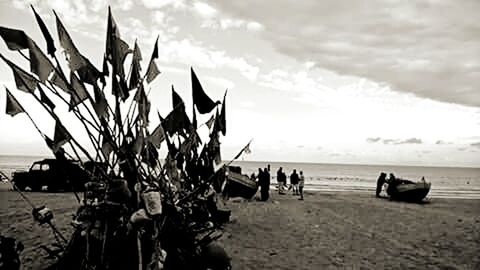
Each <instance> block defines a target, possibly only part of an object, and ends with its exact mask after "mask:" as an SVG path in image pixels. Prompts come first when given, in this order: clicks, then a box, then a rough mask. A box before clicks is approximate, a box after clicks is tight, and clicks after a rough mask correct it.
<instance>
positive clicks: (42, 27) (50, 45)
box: [30, 5, 57, 57]
mask: <svg viewBox="0 0 480 270" xmlns="http://www.w3.org/2000/svg"><path fill="white" fill-rule="evenodd" d="M30 7H31V8H32V10H33V13H34V14H35V18H36V19H37V23H38V26H39V27H40V30H41V31H42V34H43V37H44V38H45V42H47V52H48V54H49V55H51V56H52V57H54V56H55V51H56V50H57V49H56V48H55V44H54V42H53V38H52V36H51V35H50V32H49V31H48V28H47V26H46V25H45V23H44V22H43V20H42V18H41V17H40V15H38V13H37V11H35V9H34V8H33V6H32V5H30Z"/></svg>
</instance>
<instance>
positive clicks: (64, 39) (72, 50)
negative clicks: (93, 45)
mask: <svg viewBox="0 0 480 270" xmlns="http://www.w3.org/2000/svg"><path fill="white" fill-rule="evenodd" d="M53 13H54V14H55V18H56V23H57V32H58V39H59V40H60V45H61V46H62V47H63V49H64V50H65V53H66V56H67V61H68V66H69V67H70V70H71V71H76V70H78V69H80V68H81V67H85V66H87V60H86V59H85V57H83V55H81V54H80V52H79V51H78V49H77V47H75V44H73V41H72V38H71V37H70V35H69V34H68V32H67V29H65V27H64V26H63V24H62V22H61V21H60V18H58V16H57V13H56V12H55V11H53Z"/></svg>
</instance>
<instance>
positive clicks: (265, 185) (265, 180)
mask: <svg viewBox="0 0 480 270" xmlns="http://www.w3.org/2000/svg"><path fill="white" fill-rule="evenodd" d="M258 182H259V185H260V200H262V201H267V200H268V197H269V189H270V173H269V172H268V169H267V168H265V169H264V170H263V172H262V173H261V175H259V177H258Z"/></svg>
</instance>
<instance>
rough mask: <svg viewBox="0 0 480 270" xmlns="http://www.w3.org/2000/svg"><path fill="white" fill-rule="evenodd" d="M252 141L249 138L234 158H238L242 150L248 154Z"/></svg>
mask: <svg viewBox="0 0 480 270" xmlns="http://www.w3.org/2000/svg"><path fill="white" fill-rule="evenodd" d="M251 142H252V140H250V141H249V142H248V143H247V145H245V147H243V148H242V150H240V152H239V153H238V154H237V155H236V156H235V157H234V158H233V159H234V160H235V159H237V158H239V157H240V156H241V155H242V154H243V153H244V152H245V154H250V153H251V152H252V151H250V143H251Z"/></svg>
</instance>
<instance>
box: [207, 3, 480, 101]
mask: <svg viewBox="0 0 480 270" xmlns="http://www.w3.org/2000/svg"><path fill="white" fill-rule="evenodd" d="M215 6H216V7H217V8H218V9H219V10H222V11H225V12H226V13H229V14H232V16H235V17H237V18H241V19H244V20H248V21H256V22H258V23H260V24H262V25H263V26H264V27H265V29H264V31H263V32H262V37H263V38H264V39H265V40H267V41H268V42H270V43H271V45H272V46H273V47H274V48H275V50H276V51H277V52H279V53H281V54H284V55H288V56H290V57H293V58H294V59H297V60H298V61H300V62H305V61H312V62H314V63H315V64H316V67H318V68H326V69H329V70H333V71H335V72H337V73H339V74H349V75H355V76H358V77H365V78H369V79H370V80H372V81H376V82H384V83H386V84H387V85H389V86H390V87H391V88H392V89H394V90H395V91H403V92H409V93H413V94H415V95H417V96H421V97H427V98H432V99H435V100H440V101H446V102H453V103H459V104H466V105H470V106H479V105H480V91H478V87H477V86H476V84H475V82H478V81H480V59H479V58H478V55H479V54H480V35H479V34H478V33H479V31H480V25H479V24H478V20H477V17H478V16H477V10H480V2H479V1H462V2H461V3H459V2H458V1H453V0H445V1H441V2H432V1H427V0H424V1H416V2H410V1H380V0H374V1H369V2H368V4H365V3H363V2H354V3H351V2H349V1H334V0H331V1H315V0H306V1H295V2H290V1H282V0H280V1H275V4H272V2H271V1H264V2H261V3H258V2H257V1H253V0H246V1H216V5H215ZM439 14H443V15H439ZM278 18H282V19H281V20H279V19H278Z"/></svg>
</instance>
